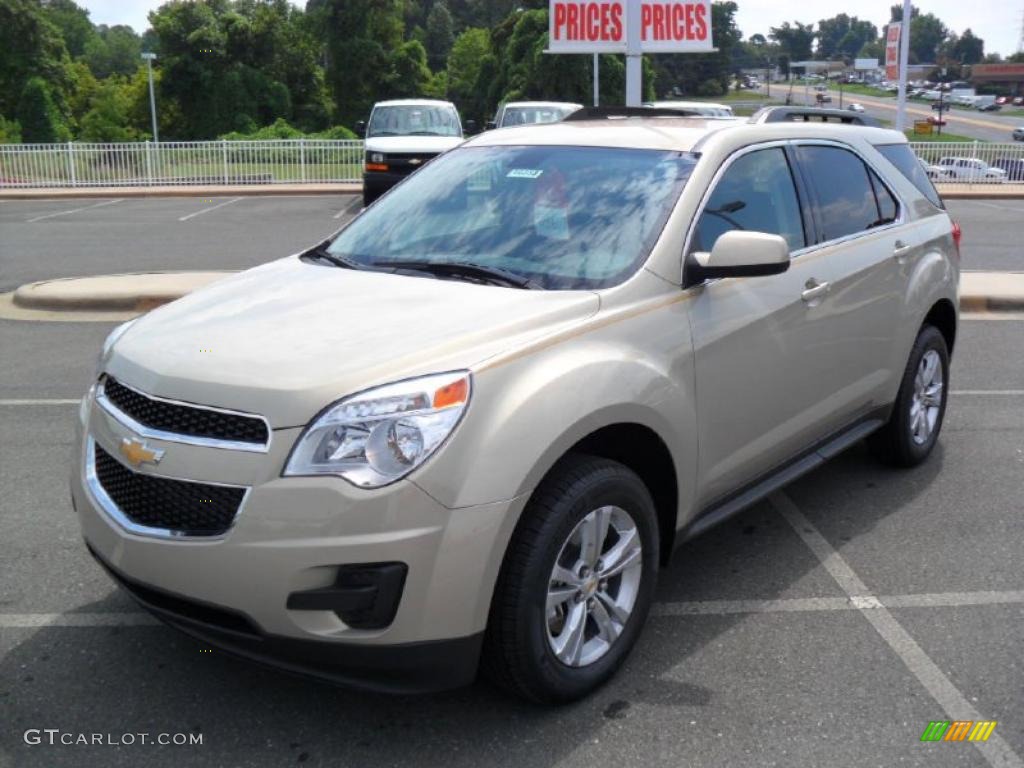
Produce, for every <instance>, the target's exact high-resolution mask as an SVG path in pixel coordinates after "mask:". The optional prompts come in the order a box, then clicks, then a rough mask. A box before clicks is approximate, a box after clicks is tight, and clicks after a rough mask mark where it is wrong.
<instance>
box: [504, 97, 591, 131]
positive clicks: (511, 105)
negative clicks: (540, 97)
mask: <svg viewBox="0 0 1024 768" xmlns="http://www.w3.org/2000/svg"><path fill="white" fill-rule="evenodd" d="M578 109H583V105H582V104H577V103H575V102H571V101H510V102H508V103H507V104H502V105H501V106H500V107H498V113H497V114H496V115H495V116H494V119H493V120H491V121H489V122H488V123H487V127H488V128H507V127H509V126H510V125H535V124H541V123H557V122H558V121H559V120H561V119H563V118H564V117H566V115H571V114H572V113H573V112H575V111H576V110H578Z"/></svg>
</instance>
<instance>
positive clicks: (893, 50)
mask: <svg viewBox="0 0 1024 768" xmlns="http://www.w3.org/2000/svg"><path fill="white" fill-rule="evenodd" d="M902 28H903V24H901V23H900V22H898V21H897V22H896V23H894V24H890V25H889V26H888V28H887V29H886V32H885V77H886V79H887V80H898V79H899V76H900V30H901V29H902Z"/></svg>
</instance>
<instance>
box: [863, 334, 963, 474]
mask: <svg viewBox="0 0 1024 768" xmlns="http://www.w3.org/2000/svg"><path fill="white" fill-rule="evenodd" d="M926 360H927V361H928V362H930V363H934V364H936V365H937V366H938V367H937V369H935V372H936V373H937V374H938V375H940V376H941V379H938V380H936V379H934V378H929V376H930V374H929V373H928V371H931V370H932V369H931V368H930V367H928V362H926ZM923 365H925V366H926V368H925V369H922V366H923ZM919 375H920V376H921V377H922V378H921V379H919ZM926 378H927V379H928V381H924V379H926ZM922 381H924V383H925V384H928V385H929V386H927V387H924V389H922V388H921V386H920V385H921V382H922ZM936 383H937V384H938V389H937V391H936V388H935V386H934V385H935V384H936ZM922 394H924V395H926V397H925V402H926V403H927V404H928V407H927V408H926V409H925V414H924V416H918V414H919V413H920V410H921V406H920V403H921V398H922ZM948 398H949V350H948V349H947V348H946V339H945V338H944V337H943V335H942V334H941V333H940V332H939V330H938V329H937V328H935V327H934V326H932V325H926V326H924V327H923V328H922V329H921V331H920V333H918V335H917V340H916V341H915V342H914V347H913V349H912V350H911V351H910V359H909V360H908V361H907V368H906V370H905V371H904V372H903V381H902V382H901V384H900V390H899V393H898V394H897V395H896V402H895V403H894V404H893V410H892V415H891V416H890V417H889V421H888V422H887V423H886V425H885V426H884V427H882V428H881V429H880V430H878V431H877V432H875V433H874V434H873V435H872V436H871V437H870V438H869V440H868V443H869V445H870V446H871V448H872V450H873V451H874V453H875V455H876V456H878V458H879V459H881V460H882V461H883V462H885V463H887V464H891V465H893V466H897V467H914V466H917V465H918V464H920V463H921V462H923V461H924V460H925V459H927V458H928V456H929V454H931V452H932V449H933V448H934V447H935V443H936V442H937V441H938V439H939V432H940V431H941V429H942V420H943V418H944V417H945V415H946V402H947V400H948ZM933 409H934V410H933ZM922 419H923V421H922Z"/></svg>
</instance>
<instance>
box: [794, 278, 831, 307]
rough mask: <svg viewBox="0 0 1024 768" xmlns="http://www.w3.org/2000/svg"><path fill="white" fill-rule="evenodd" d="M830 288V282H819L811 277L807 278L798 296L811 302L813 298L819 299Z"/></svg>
mask: <svg viewBox="0 0 1024 768" xmlns="http://www.w3.org/2000/svg"><path fill="white" fill-rule="evenodd" d="M830 290H832V284H831V283H819V282H818V281H817V280H815V279H814V278H813V277H812V278H811V279H810V280H808V281H807V282H806V283H805V285H804V291H803V293H801V294H800V298H801V299H803V300H804V301H806V302H812V301H814V300H815V299H819V298H821V297H822V296H824V295H825V294H826V293H828V292H829V291H830Z"/></svg>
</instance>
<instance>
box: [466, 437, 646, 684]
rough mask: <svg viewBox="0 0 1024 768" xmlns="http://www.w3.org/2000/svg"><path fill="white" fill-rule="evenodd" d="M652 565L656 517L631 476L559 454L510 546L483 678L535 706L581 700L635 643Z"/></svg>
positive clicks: (613, 465) (610, 465)
mask: <svg viewBox="0 0 1024 768" xmlns="http://www.w3.org/2000/svg"><path fill="white" fill-rule="evenodd" d="M657 561H658V525H657V515H656V512H655V509H654V503H653V501H652V500H651V496H650V494H649V493H648V491H647V488H646V486H645V485H644V484H643V482H642V481H641V480H640V478H639V477H637V476H636V474H635V473H633V472H632V471H631V470H629V469H628V468H626V467H624V466H623V465H621V464H619V463H617V462H614V461H610V460H607V459H602V458H596V457H588V456H580V455H571V456H569V457H567V458H566V459H565V460H563V461H562V462H561V463H560V464H559V465H558V466H557V467H556V468H555V469H554V470H552V472H551V473H550V474H549V476H548V477H547V478H546V479H545V480H544V482H543V483H542V484H541V486H540V487H539V488H538V489H537V491H536V493H535V494H534V496H533V498H532V499H531V500H530V502H529V504H528V505H527V508H526V510H525V511H524V513H523V519H522V520H521V521H520V524H519V526H518V527H517V529H516V532H515V534H514V535H513V537H512V541H511V543H510V544H509V549H508V552H507V554H506V556H505V561H504V563H503V565H502V570H501V574H500V576H499V578H498V584H497V586H496V589H495V595H494V599H493V602H492V607H491V615H490V620H489V622H488V627H487V635H486V640H485V647H484V660H483V669H484V672H485V674H487V676H488V677H490V678H491V679H492V680H493V681H494V682H496V683H498V684H499V685H500V686H502V687H503V688H505V689H507V690H509V691H511V692H513V693H516V694H518V695H521V696H524V697H526V698H529V699H533V700H534V701H539V702H545V703H557V702H567V701H572V700H574V699H578V698H581V697H582V696H585V695H587V694H588V693H590V692H591V691H593V690H594V689H595V688H597V687H598V686H600V685H601V684H603V683H604V682H605V681H607V680H608V679H609V678H610V677H611V676H612V675H613V674H614V673H615V671H616V670H617V669H618V667H619V666H620V665H621V664H622V662H623V661H624V659H625V658H626V656H627V655H628V654H629V651H630V650H631V649H632V647H633V644H634V643H635V642H636V638H637V637H638V635H639V633H640V629H641V627H642V626H643V623H644V620H645V619H646V616H647V611H648V609H649V608H650V603H651V599H652V595H653V590H654V582H655V579H656V576H657Z"/></svg>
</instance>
